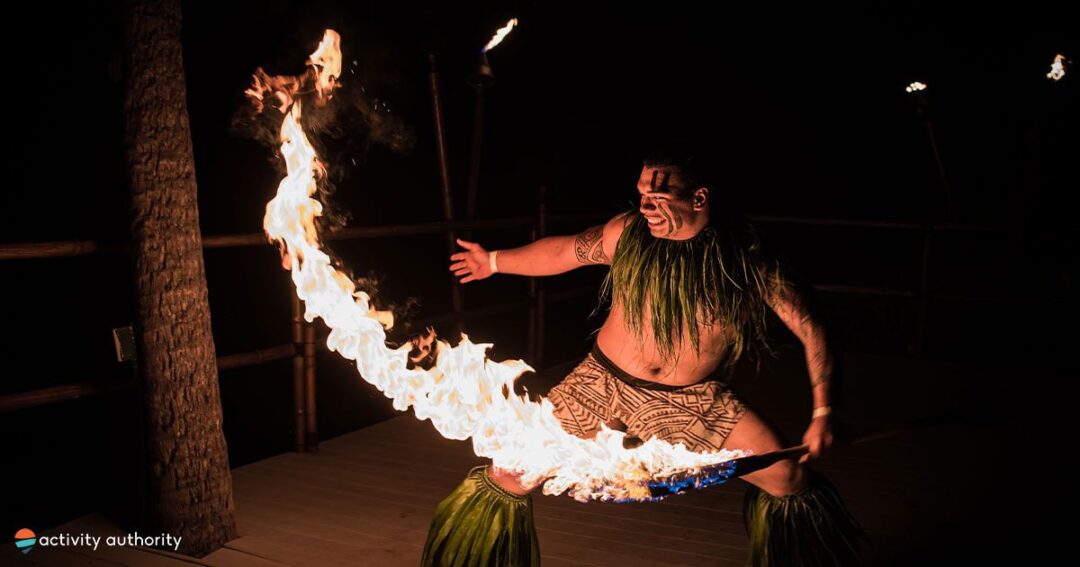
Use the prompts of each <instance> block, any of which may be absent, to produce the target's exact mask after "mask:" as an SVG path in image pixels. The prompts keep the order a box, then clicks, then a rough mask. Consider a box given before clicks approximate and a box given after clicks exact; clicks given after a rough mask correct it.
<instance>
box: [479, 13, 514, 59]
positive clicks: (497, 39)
mask: <svg viewBox="0 0 1080 567" xmlns="http://www.w3.org/2000/svg"><path fill="white" fill-rule="evenodd" d="M517 24H518V21H517V18H510V21H508V22H506V25H505V26H503V27H501V28H499V30H498V31H496V32H495V35H493V36H491V41H488V42H487V45H485V46H484V53H487V52H488V51H491V50H492V49H495V46H496V45H499V44H500V43H502V40H503V38H505V37H506V36H507V35H510V31H511V30H513V29H514V26H516V25H517Z"/></svg>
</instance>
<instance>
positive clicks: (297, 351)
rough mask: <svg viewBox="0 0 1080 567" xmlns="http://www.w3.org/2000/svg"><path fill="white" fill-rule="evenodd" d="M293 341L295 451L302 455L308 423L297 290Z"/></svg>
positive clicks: (293, 298)
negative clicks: (305, 411) (305, 414)
mask: <svg viewBox="0 0 1080 567" xmlns="http://www.w3.org/2000/svg"><path fill="white" fill-rule="evenodd" d="M292 341H293V357H292V363H293V407H294V408H295V415H294V416H293V432H294V440H295V442H294V449H295V451H296V452H298V453H300V452H303V450H304V446H305V438H304V436H305V431H306V429H305V424H306V423H307V421H306V419H305V417H304V410H305V407H306V404H305V403H304V397H305V396H304V394H305V389H304V345H303V343H304V316H303V306H302V305H301V303H300V298H299V297H298V296H297V295H296V291H295V290H293V294H292Z"/></svg>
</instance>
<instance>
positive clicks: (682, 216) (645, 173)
mask: <svg viewBox="0 0 1080 567" xmlns="http://www.w3.org/2000/svg"><path fill="white" fill-rule="evenodd" d="M637 190H638V194H639V195H640V196H641V204H640V205H639V207H638V211H639V212H640V213H641V215H642V216H643V217H645V221H646V222H648V223H649V231H650V232H651V233H652V235H653V236H655V237H657V238H670V239H673V240H684V239H687V238H690V237H692V236H694V235H693V234H691V233H690V230H692V229H691V228H690V227H689V226H688V225H689V224H692V223H691V221H692V220H693V219H694V218H696V216H697V215H699V214H701V212H700V211H695V210H694V205H693V198H692V196H691V192H692V191H691V189H690V188H688V187H686V186H685V185H684V184H683V181H682V179H680V178H679V175H678V173H677V172H675V171H673V170H671V169H668V168H664V167H650V166H645V167H643V168H642V169H641V177H640V178H638V183H637ZM695 232H696V231H695Z"/></svg>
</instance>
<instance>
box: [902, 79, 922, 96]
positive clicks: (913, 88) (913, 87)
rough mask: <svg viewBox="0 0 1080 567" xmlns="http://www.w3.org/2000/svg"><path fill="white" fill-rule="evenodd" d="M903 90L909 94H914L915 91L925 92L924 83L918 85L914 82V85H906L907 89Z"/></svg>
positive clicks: (917, 82)
mask: <svg viewBox="0 0 1080 567" xmlns="http://www.w3.org/2000/svg"><path fill="white" fill-rule="evenodd" d="M904 90H906V91H907V92H909V93H913V92H916V91H925V90H926V85H925V84H924V83H920V82H919V81H915V82H914V83H911V84H910V85H908V86H907V88H905V89H904Z"/></svg>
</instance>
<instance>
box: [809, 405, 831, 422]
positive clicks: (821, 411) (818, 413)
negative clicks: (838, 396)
mask: <svg viewBox="0 0 1080 567" xmlns="http://www.w3.org/2000/svg"><path fill="white" fill-rule="evenodd" d="M830 413H832V407H831V406H821V407H819V408H814V415H813V419H817V418H819V417H822V416H826V415H829V414H830Z"/></svg>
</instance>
